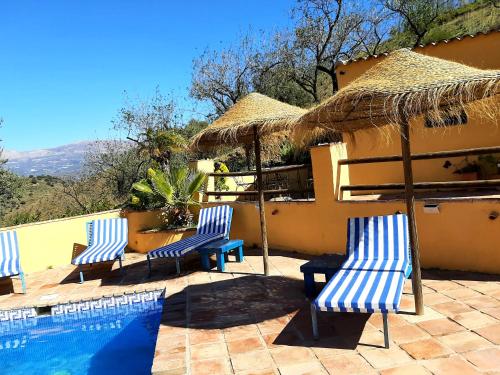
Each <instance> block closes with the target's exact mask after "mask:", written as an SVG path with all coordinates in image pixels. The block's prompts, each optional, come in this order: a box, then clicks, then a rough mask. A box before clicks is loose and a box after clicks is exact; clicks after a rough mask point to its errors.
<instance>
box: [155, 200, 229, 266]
mask: <svg viewBox="0 0 500 375" xmlns="http://www.w3.org/2000/svg"><path fill="white" fill-rule="evenodd" d="M232 216H233V209H232V207H229V206H227V205H224V206H215V207H209V208H203V209H201V210H200V215H199V219H198V227H197V229H196V234H195V235H194V236H192V237H188V238H184V239H182V240H180V241H177V242H174V243H171V244H169V245H167V246H163V247H160V248H159V249H155V250H152V251H150V252H149V253H148V254H149V256H150V258H151V259H154V258H169V257H181V256H184V255H186V254H188V253H190V252H191V251H193V250H196V249H197V248H198V247H200V246H202V245H205V244H207V243H209V242H212V241H216V240H220V239H222V238H228V237H229V231H230V229H231V219H232Z"/></svg>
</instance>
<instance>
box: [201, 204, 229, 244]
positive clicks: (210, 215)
mask: <svg viewBox="0 0 500 375" xmlns="http://www.w3.org/2000/svg"><path fill="white" fill-rule="evenodd" d="M232 214H233V209H232V208H231V207H229V206H227V205H224V206H215V207H209V208H203V209H201V210H200V215H199V219H198V227H197V229H196V233H197V234H223V235H224V237H227V236H229V230H230V227H231V216H232Z"/></svg>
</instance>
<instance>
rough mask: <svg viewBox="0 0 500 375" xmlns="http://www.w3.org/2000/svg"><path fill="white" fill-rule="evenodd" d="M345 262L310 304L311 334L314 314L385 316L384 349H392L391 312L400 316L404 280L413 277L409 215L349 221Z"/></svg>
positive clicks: (315, 335)
mask: <svg viewBox="0 0 500 375" xmlns="http://www.w3.org/2000/svg"><path fill="white" fill-rule="evenodd" d="M347 232H348V233H347V254H348V256H347V259H346V261H345V262H344V264H343V265H342V266H341V268H340V269H339V271H337V273H336V274H335V275H334V276H333V277H332V278H331V279H330V281H329V282H328V283H327V284H326V285H325V287H324V288H323V290H322V291H321V292H320V294H319V295H318V297H317V298H316V299H315V300H314V301H313V302H312V303H311V316H312V325H313V335H314V337H315V338H316V339H317V338H318V337H319V334H318V325H317V317H316V311H331V312H334V311H340V312H358V313H359V312H367V313H374V312H381V313H382V315H383V321H384V341H385V347H386V348H388V347H389V328H388V325H387V313H389V312H397V311H398V310H399V304H400V301H401V295H402V293H403V285H404V281H405V279H406V278H407V277H409V276H410V274H411V270H412V268H411V260H410V252H409V244H408V221H407V217H406V215H403V214H398V215H390V216H373V217H364V218H351V219H349V220H348V231H347Z"/></svg>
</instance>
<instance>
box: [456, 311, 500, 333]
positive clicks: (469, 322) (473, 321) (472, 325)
mask: <svg viewBox="0 0 500 375" xmlns="http://www.w3.org/2000/svg"><path fill="white" fill-rule="evenodd" d="M452 319H453V320H454V321H455V322H457V323H459V324H460V325H462V326H464V327H465V328H467V329H470V330H472V329H476V328H481V327H485V326H490V325H493V324H495V323H497V322H498V321H497V320H496V319H494V318H492V317H490V316H489V315H486V314H483V313H482V312H480V311H469V312H466V313H462V314H458V315H455V316H454V317H453V318H452Z"/></svg>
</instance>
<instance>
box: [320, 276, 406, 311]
mask: <svg viewBox="0 0 500 375" xmlns="http://www.w3.org/2000/svg"><path fill="white" fill-rule="evenodd" d="M404 281H405V275H404V273H403V272H401V271H372V270H370V271H367V270H346V269H341V270H340V271H339V272H337V273H336V274H335V275H334V276H333V277H332V279H331V280H330V281H329V282H328V284H326V286H325V287H324V288H323V290H322V291H321V293H320V294H319V295H318V297H317V298H316V300H315V301H314V304H315V305H316V308H317V309H318V310H321V311H342V312H346V311H350V312H369V313H373V312H376V311H380V312H390V311H393V312H396V311H398V309H399V303H400V301H401V294H402V292H403V285H404Z"/></svg>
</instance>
